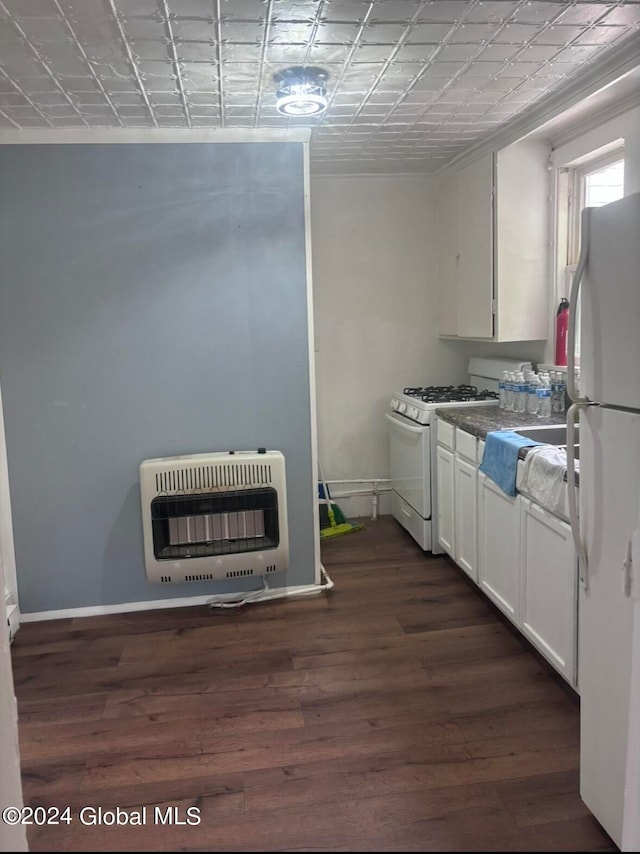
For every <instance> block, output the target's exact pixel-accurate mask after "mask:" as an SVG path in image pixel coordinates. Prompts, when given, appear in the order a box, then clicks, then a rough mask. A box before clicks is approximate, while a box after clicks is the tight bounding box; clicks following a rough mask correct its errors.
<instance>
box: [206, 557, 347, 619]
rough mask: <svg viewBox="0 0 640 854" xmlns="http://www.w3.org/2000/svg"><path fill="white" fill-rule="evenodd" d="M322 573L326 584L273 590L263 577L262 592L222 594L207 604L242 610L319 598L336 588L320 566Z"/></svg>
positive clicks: (212, 606)
mask: <svg viewBox="0 0 640 854" xmlns="http://www.w3.org/2000/svg"><path fill="white" fill-rule="evenodd" d="M320 572H321V574H322V577H323V579H324V584H308V585H305V586H303V587H294V588H293V589H291V590H289V589H287V588H271V587H269V583H268V581H267V579H266V578H265V577H264V576H263V579H262V585H263V586H262V589H261V590H250V591H248V592H247V593H242V594H237V593H220V594H219V595H218V596H215V597H214V598H213V599H211V600H210V601H209V602H208V603H207V604H208V605H209V607H210V608H241V607H242V606H243V605H251V604H253V603H255V602H269V601H271V600H273V599H297V598H303V597H305V596H317V595H318V594H319V593H324V592H326V591H327V590H332V589H333V586H334V584H333V581H332V580H331V578H329V575H328V574H327V571H326V570H325V568H324V566H322V564H321V565H320ZM238 595H240V596H241V598H240V599H238V598H237V597H238Z"/></svg>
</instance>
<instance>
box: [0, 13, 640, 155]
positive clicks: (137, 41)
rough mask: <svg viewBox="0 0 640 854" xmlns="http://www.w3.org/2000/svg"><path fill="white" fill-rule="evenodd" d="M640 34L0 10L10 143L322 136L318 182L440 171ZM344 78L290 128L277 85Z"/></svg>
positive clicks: (449, 21) (507, 25) (609, 25)
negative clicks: (241, 132)
mask: <svg viewBox="0 0 640 854" xmlns="http://www.w3.org/2000/svg"><path fill="white" fill-rule="evenodd" d="M639 26H640V0H627V2H582V0H578V2H570V3H561V2H555V0H552V2H536V1H535V0H497V2H487V0H484V2H483V0H451V2H449V0H377V2H376V0H0V128H3V129H10V128H14V129H15V128H25V129H26V128H29V129H31V128H113V127H115V128H122V127H124V128H222V127H226V128H287V127H289V128H290V127H295V126H301V125H304V126H311V127H312V128H313V130H312V135H311V153H312V162H313V165H314V168H315V169H317V170H318V171H332V170H333V169H335V168H338V169H341V171H342V170H343V169H344V167H349V166H352V167H353V168H355V169H358V171H362V170H363V168H364V169H365V170H366V168H367V166H368V165H370V166H371V169H372V170H373V171H381V170H387V169H388V170H389V171H395V170H403V171H421V170H424V171H433V170H435V169H437V168H439V167H440V166H442V165H443V164H444V163H446V162H447V161H448V160H450V159H451V158H452V157H455V156H456V155H457V154H459V153H460V152H461V151H463V150H464V149H465V148H467V147H468V146H469V145H471V144H472V143H474V142H477V141H478V140H479V139H481V137H482V136H483V135H485V134H488V133H490V132H492V131H495V130H497V129H498V128H499V126H501V125H504V124H505V123H507V122H509V121H510V120H512V119H514V118H515V117H516V116H517V115H518V114H519V113H521V112H522V111H523V110H524V109H525V108H527V107H529V106H531V105H532V104H533V103H534V102H536V101H538V100H540V99H542V98H544V97H545V96H546V95H548V94H550V93H551V92H555V91H557V90H558V89H559V88H560V87H562V85H563V84H565V83H566V82H567V80H568V79H569V78H572V79H573V78H574V77H575V76H576V75H579V74H580V73H581V72H582V71H584V70H585V69H587V68H589V66H590V65H591V64H592V63H593V62H594V61H596V60H600V59H601V58H603V57H604V56H605V54H606V53H607V52H609V51H612V50H615V49H616V45H619V44H620V43H621V42H622V41H624V40H625V39H626V38H628V37H629V36H631V35H632V33H634V32H636V31H637V29H638V27H639ZM305 64H308V65H314V66H321V67H322V68H324V69H326V70H327V72H328V73H329V81H328V84H327V90H328V97H329V108H328V110H327V112H326V113H325V114H324V115H323V116H322V117H320V118H315V119H308V118H307V119H285V118H284V117H282V116H280V115H279V114H278V113H277V112H276V109H275V84H274V82H273V75H274V73H276V72H278V71H281V70H283V69H284V68H287V67H288V66H290V65H305Z"/></svg>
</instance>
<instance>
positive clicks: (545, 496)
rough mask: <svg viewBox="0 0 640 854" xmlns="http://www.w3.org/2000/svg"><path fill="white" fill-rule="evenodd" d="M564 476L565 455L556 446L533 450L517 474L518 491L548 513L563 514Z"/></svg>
mask: <svg viewBox="0 0 640 854" xmlns="http://www.w3.org/2000/svg"><path fill="white" fill-rule="evenodd" d="M566 473H567V452H566V450H565V448H558V447H556V446H555V445H540V446H539V447H535V448H532V449H531V450H530V451H529V452H528V454H527V456H526V457H525V459H524V465H523V466H522V468H521V469H520V470H519V471H518V482H517V488H518V490H519V491H521V492H526V493H527V494H528V495H530V496H531V498H532V499H533V500H534V501H537V502H538V504H541V505H542V506H543V507H545V508H546V509H547V510H549V511H550V512H551V513H555V514H561V513H562V511H563V494H562V485H563V483H564V479H565V475H566Z"/></svg>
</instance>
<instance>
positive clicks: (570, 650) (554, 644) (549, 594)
mask: <svg viewBox="0 0 640 854" xmlns="http://www.w3.org/2000/svg"><path fill="white" fill-rule="evenodd" d="M520 529H521V530H520V549H521V573H522V597H521V602H522V611H521V613H522V616H521V622H522V632H523V633H524V634H525V635H526V637H527V638H528V639H529V640H530V641H531V643H532V644H533V645H534V646H535V647H536V648H537V649H538V650H539V651H540V652H541V653H542V654H543V655H544V656H545V658H547V659H548V660H549V661H550V662H551V664H553V666H554V667H555V668H556V669H557V670H558V671H559V672H560V673H561V674H562V675H563V676H564V677H565V679H566V680H567V681H568V682H569V683H570V684H571V685H573V686H574V687H576V670H577V668H576V649H577V598H578V593H577V591H578V587H577V560H576V552H575V546H574V544H573V538H572V536H571V528H570V527H569V525H567V523H566V522H563V521H562V520H561V519H558V518H556V517H555V516H552V515H551V514H550V513H548V512H547V511H546V510H543V509H542V508H541V507H540V506H539V505H538V504H534V503H533V502H532V501H529V499H527V498H522V499H521V503H520Z"/></svg>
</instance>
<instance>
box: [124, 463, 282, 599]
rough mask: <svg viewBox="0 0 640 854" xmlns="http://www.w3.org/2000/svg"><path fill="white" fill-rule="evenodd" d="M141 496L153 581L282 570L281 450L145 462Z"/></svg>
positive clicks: (147, 560) (147, 565)
mask: <svg viewBox="0 0 640 854" xmlns="http://www.w3.org/2000/svg"><path fill="white" fill-rule="evenodd" d="M140 498H141V506H142V529H143V535H144V560H145V568H146V571H147V579H148V580H149V581H151V582H160V583H162V584H182V583H184V582H189V583H191V582H205V583H206V582H211V581H219V580H225V579H236V578H237V579H239V578H247V577H251V576H260V575H266V574H267V573H274V572H285V571H286V570H287V568H288V566H289V531H288V525H287V484H286V472H285V459H284V455H283V454H282V452H281V451H267V450H266V449H264V448H259V449H258V450H257V451H235V452H234V451H230V452H219V453H216V452H214V453H207V454H190V455H188V456H187V455H183V456H175V457H159V458H158V459H152V460H143V461H142V463H140Z"/></svg>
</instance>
